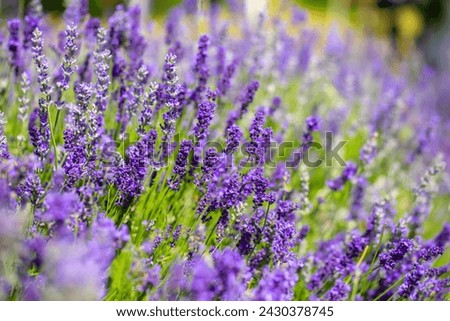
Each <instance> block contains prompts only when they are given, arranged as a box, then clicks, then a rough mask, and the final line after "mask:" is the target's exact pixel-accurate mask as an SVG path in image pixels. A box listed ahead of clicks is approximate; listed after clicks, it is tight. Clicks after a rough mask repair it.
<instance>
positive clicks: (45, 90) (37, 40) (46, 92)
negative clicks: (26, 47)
mask: <svg viewBox="0 0 450 321" xmlns="http://www.w3.org/2000/svg"><path fill="white" fill-rule="evenodd" d="M31 43H32V46H31V51H32V53H33V59H34V62H35V64H36V67H37V73H38V83H39V89H40V91H41V94H42V96H44V102H43V103H44V105H43V107H44V108H48V107H49V106H50V103H51V99H52V98H51V93H52V91H53V89H52V87H51V85H50V77H49V70H48V62H47V58H45V56H44V53H43V46H44V41H43V40H42V32H41V31H40V30H39V28H36V29H35V30H34V31H33V38H32V39H31Z"/></svg>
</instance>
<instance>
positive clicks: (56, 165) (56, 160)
mask: <svg viewBox="0 0 450 321" xmlns="http://www.w3.org/2000/svg"><path fill="white" fill-rule="evenodd" d="M47 113H48V123H49V127H50V135H51V136H52V145H53V149H54V150H55V170H56V169H58V149H57V147H56V140H55V131H54V130H55V128H53V126H52V113H51V112H50V108H49V109H48V110H47Z"/></svg>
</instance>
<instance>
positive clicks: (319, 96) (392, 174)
mask: <svg viewBox="0 0 450 321" xmlns="http://www.w3.org/2000/svg"><path fill="white" fill-rule="evenodd" d="M230 4H231V7H230V8H221V7H218V6H214V7H213V8H211V10H213V11H214V12H213V13H212V14H211V15H209V16H210V17H211V18H210V21H207V23H206V25H207V28H206V30H203V33H202V34H198V33H197V32H196V31H194V29H195V30H197V28H193V26H192V21H193V20H195V17H192V16H193V15H194V16H195V15H196V14H198V10H192V8H191V7H190V6H187V5H182V6H179V7H176V8H175V9H173V11H172V12H171V14H170V15H169V17H168V18H167V23H165V27H166V28H165V31H164V32H161V33H159V32H157V31H153V30H152V31H151V32H149V31H148V30H147V29H144V28H143V26H141V24H139V23H137V21H139V20H140V9H139V7H127V6H122V5H120V6H118V7H117V9H116V11H115V12H114V13H113V14H112V16H111V17H110V18H109V19H108V21H107V22H106V21H99V20H98V19H94V18H91V17H89V16H88V13H87V1H80V2H76V1H74V2H71V3H70V5H69V9H68V12H67V13H66V14H65V15H64V22H62V23H61V25H58V28H55V26H54V25H50V24H51V23H54V22H51V21H50V19H47V18H46V16H45V15H44V14H43V13H42V6H41V5H40V2H39V1H32V2H31V4H30V8H28V10H27V11H26V12H27V14H26V16H25V18H24V19H23V20H21V19H11V20H9V21H7V22H6V23H3V25H2V28H3V29H2V30H3V31H2V32H1V33H2V34H8V35H9V36H8V38H7V39H8V40H7V41H6V42H0V46H1V48H0V59H1V60H2V61H4V63H3V64H1V66H0V74H1V77H2V86H3V87H4V88H3V87H2V88H1V89H2V90H1V91H0V98H1V102H2V103H1V112H0V161H1V163H0V299H3V300H448V299H450V296H449V293H450V271H449V269H450V254H449V250H448V248H449V243H450V222H449V217H450V215H449V212H448V211H449V206H450V197H449V189H448V185H446V184H447V183H448V173H449V172H448V170H446V168H445V162H444V158H445V157H448V156H450V145H448V140H446V139H445V137H448V134H449V133H450V127H449V126H448V122H446V121H445V120H444V119H440V117H439V113H438V111H437V108H436V104H437V103H438V102H437V100H436V99H434V95H435V92H436V91H435V88H434V87H433V86H434V85H433V83H434V82H435V81H437V80H438V79H439V78H438V77H439V75H437V74H436V73H433V72H430V67H428V66H426V65H425V64H424V63H423V62H422V60H421V58H420V57H419V56H414V57H409V58H402V59H398V60H395V61H394V62H393V60H394V59H393V58H392V57H393V56H394V55H393V54H394V49H392V48H390V47H389V45H388V44H386V43H385V42H383V41H381V40H377V39H374V38H370V37H366V38H361V37H360V36H358V35H356V34H353V33H352V31H351V30H347V31H346V36H345V37H344V36H342V35H341V33H340V32H339V29H337V27H336V26H333V27H332V28H331V30H330V32H329V33H328V34H323V32H320V31H318V30H315V29H313V28H312V27H310V26H309V24H308V22H307V14H306V12H303V11H301V10H299V9H298V8H295V10H286V11H282V12H279V14H280V15H282V16H283V15H286V14H288V13H289V12H292V14H293V16H292V17H291V18H290V19H285V17H284V19H272V18H273V17H265V16H261V17H260V18H259V20H258V21H257V23H256V24H255V23H254V21H251V20H247V19H246V18H244V17H243V16H242V15H243V13H242V8H241V9H239V6H238V5H236V2H235V1H230ZM289 9H291V8H289ZM223 10H231V11H232V12H235V14H236V15H240V16H242V19H238V20H236V21H235V23H237V25H235V26H234V28H237V30H238V31H239V32H237V33H236V32H231V31H230V32H228V28H229V27H228V24H227V21H226V19H225V18H222V14H221V13H222V11H223ZM206 17H208V15H206ZM193 18H194V19H193ZM263 28H264V30H265V32H264V33H263V32H261V30H262V29H263ZM0 38H2V37H0ZM321 38H322V39H321ZM2 39H3V38H2ZM319 39H321V40H323V41H318V40H319ZM52 44H56V45H52ZM6 62H7V63H6ZM3 80H4V81H5V83H6V85H3ZM437 134H439V135H437ZM446 135H447V136H446ZM330 137H333V139H330ZM313 158H314V159H313Z"/></svg>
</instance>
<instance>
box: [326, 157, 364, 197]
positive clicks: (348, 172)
mask: <svg viewBox="0 0 450 321" xmlns="http://www.w3.org/2000/svg"><path fill="white" fill-rule="evenodd" d="M357 170H358V167H357V166H356V164H355V163H352V162H349V163H348V164H347V166H346V167H345V168H344V170H343V171H342V174H341V175H340V176H339V177H338V178H336V179H333V180H330V181H327V185H328V187H329V188H330V189H332V190H333V191H339V190H341V189H342V187H343V186H344V184H345V183H346V182H347V181H348V180H349V179H351V178H352V177H353V176H355V174H356V171H357Z"/></svg>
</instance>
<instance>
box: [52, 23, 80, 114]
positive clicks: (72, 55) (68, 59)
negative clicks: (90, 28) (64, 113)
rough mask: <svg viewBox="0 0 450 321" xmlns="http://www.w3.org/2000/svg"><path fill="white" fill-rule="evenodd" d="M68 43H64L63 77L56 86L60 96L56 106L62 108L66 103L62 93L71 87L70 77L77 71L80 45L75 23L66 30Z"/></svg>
mask: <svg viewBox="0 0 450 321" xmlns="http://www.w3.org/2000/svg"><path fill="white" fill-rule="evenodd" d="M65 36H66V43H65V44H64V51H65V54H64V59H63V62H62V64H61V73H62V75H61V79H60V80H59V81H58V82H56V87H57V89H58V97H57V100H56V102H55V104H56V108H58V109H61V108H62V107H63V105H64V102H63V101H62V100H61V99H62V94H63V92H65V91H66V90H67V89H69V83H70V77H71V76H72V74H73V73H74V71H76V69H77V66H76V65H75V63H76V53H77V51H78V46H77V44H76V41H77V38H78V28H77V26H76V25H74V24H69V25H68V26H67V28H66V31H65Z"/></svg>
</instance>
